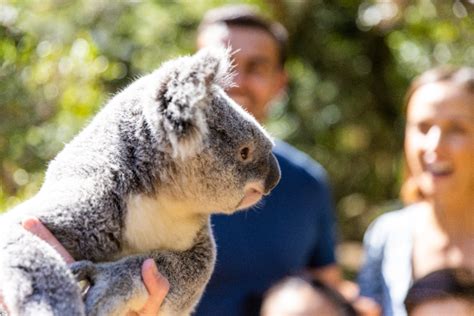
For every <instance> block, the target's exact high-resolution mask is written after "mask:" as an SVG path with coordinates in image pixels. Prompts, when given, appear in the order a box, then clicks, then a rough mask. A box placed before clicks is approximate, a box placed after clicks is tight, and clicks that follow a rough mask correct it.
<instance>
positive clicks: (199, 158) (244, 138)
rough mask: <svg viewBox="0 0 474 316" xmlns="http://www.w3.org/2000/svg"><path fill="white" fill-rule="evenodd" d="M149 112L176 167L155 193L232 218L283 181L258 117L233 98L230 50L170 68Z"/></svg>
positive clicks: (161, 75) (160, 73)
mask: <svg viewBox="0 0 474 316" xmlns="http://www.w3.org/2000/svg"><path fill="white" fill-rule="evenodd" d="M153 76H155V80H151V81H152V82H153V83H154V84H156V83H157V80H158V82H159V83H158V86H157V87H154V89H152V91H153V95H152V102H147V104H146V106H145V116H146V119H147V122H148V125H149V126H150V128H151V129H152V131H153V132H154V134H156V135H160V137H158V139H159V142H161V143H165V144H166V145H165V146H164V147H163V148H164V150H165V152H167V153H168V154H169V155H168V156H167V157H169V159H171V160H172V161H173V163H172V164H170V165H169V167H168V169H169V170H167V171H166V174H167V177H166V179H163V181H162V182H161V185H160V188H158V189H157V191H161V192H166V194H168V195H170V196H172V197H174V198H176V199H180V200H181V201H183V200H185V201H186V202H187V203H191V204H193V205H198V206H199V208H200V211H202V212H211V211H220V212H226V213H230V212H233V211H235V210H237V209H244V208H248V207H250V206H252V205H254V204H255V203H257V202H258V201H259V200H260V199H261V197H262V196H263V195H266V194H268V193H269V192H270V191H271V190H272V189H273V188H274V187H275V186H276V184H277V183H278V181H279V179H280V169H279V166H278V163H277V160H276V158H275V156H274V155H273V154H272V147H273V142H272V140H271V138H270V136H269V135H268V134H267V132H266V131H265V130H264V129H263V128H262V126H261V125H260V124H259V123H258V122H257V121H256V120H255V119H254V117H253V116H252V115H250V114H249V113H247V112H246V111H245V110H243V109H242V108H241V107H240V106H239V105H238V104H236V103H235V102H234V101H233V100H232V99H230V98H229V97H228V96H227V94H226V93H225V92H224V88H226V86H227V85H229V84H230V83H231V65H230V62H229V56H228V51H227V50H225V49H223V48H219V49H216V48H214V49H205V50H201V51H199V52H198V53H197V54H195V55H193V56H191V57H183V58H180V59H177V60H173V61H171V62H168V63H166V64H165V65H163V66H162V67H161V68H160V69H158V70H157V71H156V73H154V74H153Z"/></svg>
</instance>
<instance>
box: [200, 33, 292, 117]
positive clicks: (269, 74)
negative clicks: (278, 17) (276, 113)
mask: <svg viewBox="0 0 474 316" xmlns="http://www.w3.org/2000/svg"><path fill="white" fill-rule="evenodd" d="M197 45H198V48H203V47H208V46H212V45H225V46H230V47H231V51H232V53H233V60H234V65H235V73H236V76H235V78H234V84H235V86H234V87H232V88H230V89H229V90H228V91H227V93H228V94H229V96H230V97H231V98H232V99H233V100H234V101H236V102H237V103H238V104H240V105H241V106H242V107H244V108H245V109H246V110H247V111H249V112H250V113H252V114H253V115H254V116H255V118H256V119H257V120H259V121H260V122H262V121H264V120H265V118H266V116H267V112H268V107H269V105H270V103H271V101H272V100H273V99H274V98H275V97H276V96H277V95H278V93H279V92H280V91H281V90H282V89H283V88H284V87H285V85H286V81H287V77H286V73H285V71H284V70H283V69H282V67H281V65H280V63H279V51H278V46H277V43H276V41H275V39H273V37H271V36H270V34H268V33H267V32H265V31H264V30H261V29H258V28H255V27H247V26H229V27H225V28H224V27H219V26H216V27H213V26H211V27H209V28H208V29H206V30H205V31H204V32H202V33H201V34H200V35H199V37H198V43H197Z"/></svg>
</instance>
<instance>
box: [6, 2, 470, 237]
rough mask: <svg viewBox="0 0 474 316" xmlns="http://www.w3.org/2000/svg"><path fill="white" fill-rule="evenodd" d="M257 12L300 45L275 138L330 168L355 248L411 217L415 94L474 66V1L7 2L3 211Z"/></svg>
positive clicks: (276, 113) (274, 125) (275, 120)
mask: <svg viewBox="0 0 474 316" xmlns="http://www.w3.org/2000/svg"><path fill="white" fill-rule="evenodd" d="M238 2H240V3H242V2H244V3H250V4H254V5H256V6H258V7H260V8H261V9H262V11H263V12H265V13H266V14H268V15H269V16H271V17H274V18H276V19H278V20H280V21H281V22H282V23H283V24H284V25H286V26H287V28H288V30H289V32H290V39H291V42H290V48H289V53H290V59H289V60H288V65H287V66H288V70H289V73H290V77H291V84H290V87H289V90H288V98H286V100H285V102H281V103H279V104H277V105H276V106H275V107H274V110H273V113H272V118H271V120H270V122H269V123H268V128H269V129H270V130H271V132H272V133H274V135H276V136H278V137H281V138H283V139H286V140H287V141H289V142H290V143H292V144H293V145H295V146H296V147H298V148H300V149H302V150H304V151H305V152H307V153H308V154H309V155H311V156H312V157H314V158H315V159H316V160H317V161H319V162H320V163H321V164H322V165H323V166H324V167H325V168H326V169H327V170H328V173H329V176H330V178H331V181H332V185H333V188H334V197H335V201H336V207H337V211H338V219H339V223H340V227H341V228H340V229H341V235H342V238H343V239H344V240H360V239H361V237H362V234H363V232H364V230H365V229H366V227H367V225H368V223H369V222H370V221H371V220H372V219H373V218H374V217H375V216H376V215H378V214H380V213H381V212H385V211H387V210H388V209H392V208H394V207H396V206H398V204H399V202H398V199H397V197H398V190H399V186H400V182H401V180H402V179H401V168H402V166H401V156H402V153H401V149H402V143H403V139H402V136H403V128H404V127H403V94H404V91H405V89H406V88H407V85H408V82H409V80H410V79H412V78H413V77H414V76H415V75H417V74H419V73H420V72H422V71H423V70H425V69H428V68H430V67H432V66H435V65H440V64H445V63H451V64H467V65H471V66H473V65H474V1H472V0H453V1H451V0H437V1H436V0H431V1H430V0H417V1H408V0H380V1H376V0H365V1H351V0H333V1H327V0H326V1H324V0H253V1H218V0H208V1H204V0H202V1H191V0H182V1H165V0H161V1H144V0H143V1H139V0H129V1H103V0H81V1H72V0H31V1H13V0H10V1H6V2H5V1H2V2H0V3H1V4H0V210H5V209H7V208H9V207H11V206H13V205H14V204H16V203H18V202H19V201H20V200H22V199H24V198H26V197H27V196H29V195H31V194H33V193H34V192H36V191H37V189H38V187H39V185H40V183H41V180H42V177H43V173H44V170H45V168H46V166H47V162H48V160H50V159H51V158H52V157H54V156H55V154H56V153H57V152H58V151H59V150H60V149H61V148H62V146H63V144H64V143H65V142H67V141H68V140H70V139H71V138H72V137H73V135H75V134H76V133H77V132H78V131H79V130H80V129H81V127H82V126H83V125H84V124H85V123H86V121H87V120H88V119H89V118H90V117H91V115H93V114H94V113H95V112H96V111H97V110H98V109H99V107H100V105H101V104H103V103H104V102H105V101H106V100H107V99H108V98H109V96H110V95H111V94H113V93H114V92H116V91H117V90H119V89H120V88H121V87H124V86H125V85H126V84H127V83H129V82H131V81H132V80H133V79H134V78H136V77H137V76H138V75H140V74H143V73H147V72H150V71H151V70H153V69H154V68H156V67H157V66H159V65H160V63H161V62H163V61H165V60H167V59H169V58H172V57H176V56H178V55H182V54H188V53H192V52H193V50H194V36H195V30H196V27H197V25H198V23H199V20H200V18H201V16H202V15H203V13H204V12H205V11H206V10H207V9H209V8H211V7H215V6H218V5H221V4H223V3H238Z"/></svg>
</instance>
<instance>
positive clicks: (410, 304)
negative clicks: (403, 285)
mask: <svg viewBox="0 0 474 316" xmlns="http://www.w3.org/2000/svg"><path fill="white" fill-rule="evenodd" d="M405 307H406V310H407V312H408V315H409V316H445V315H455V316H473V315H474V270H470V269H463V268H456V269H442V270H437V271H434V272H431V273H429V274H428V275H426V276H424V277H423V278H421V279H418V280H417V281H415V283H413V285H412V286H411V287H410V289H409V291H408V294H407V297H406V298H405Z"/></svg>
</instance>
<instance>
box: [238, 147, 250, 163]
mask: <svg viewBox="0 0 474 316" xmlns="http://www.w3.org/2000/svg"><path fill="white" fill-rule="evenodd" d="M249 154H250V148H248V147H244V148H242V149H240V158H242V160H243V161H245V160H247V159H248V158H249Z"/></svg>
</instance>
